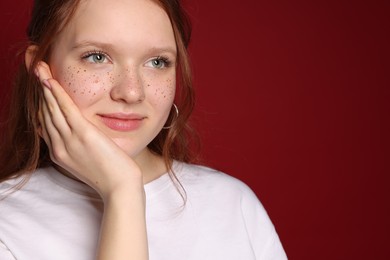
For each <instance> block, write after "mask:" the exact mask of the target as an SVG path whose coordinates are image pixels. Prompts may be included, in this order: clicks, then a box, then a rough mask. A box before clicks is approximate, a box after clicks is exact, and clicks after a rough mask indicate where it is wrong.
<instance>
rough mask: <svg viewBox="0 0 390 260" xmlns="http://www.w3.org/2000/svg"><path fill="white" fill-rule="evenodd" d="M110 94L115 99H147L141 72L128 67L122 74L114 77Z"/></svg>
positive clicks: (131, 100)
mask: <svg viewBox="0 0 390 260" xmlns="http://www.w3.org/2000/svg"><path fill="white" fill-rule="evenodd" d="M110 95H111V98H112V99H113V100H115V101H122V102H126V103H139V102H142V101H143V100H144V99H145V92H144V86H143V81H142V78H141V76H140V73H139V72H138V71H137V70H135V69H133V70H130V69H126V70H125V71H124V72H123V73H122V74H121V75H119V76H117V77H116V78H115V79H113V87H112V88H111V93H110Z"/></svg>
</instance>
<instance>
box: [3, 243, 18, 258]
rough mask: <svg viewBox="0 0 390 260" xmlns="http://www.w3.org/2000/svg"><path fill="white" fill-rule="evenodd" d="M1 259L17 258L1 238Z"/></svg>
mask: <svg viewBox="0 0 390 260" xmlns="http://www.w3.org/2000/svg"><path fill="white" fill-rule="evenodd" d="M0 259H1V260H16V258H15V257H14V256H13V254H12V253H11V251H9V249H8V247H7V246H6V245H4V243H3V242H2V241H1V240H0Z"/></svg>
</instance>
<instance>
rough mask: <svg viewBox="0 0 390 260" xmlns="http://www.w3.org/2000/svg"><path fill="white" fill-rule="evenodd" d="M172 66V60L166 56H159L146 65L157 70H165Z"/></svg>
mask: <svg viewBox="0 0 390 260" xmlns="http://www.w3.org/2000/svg"><path fill="white" fill-rule="evenodd" d="M171 65H172V62H171V60H170V59H169V58H168V57H164V56H158V57H157V58H153V59H151V60H149V61H148V62H147V63H146V66H147V67H152V68H156V69H164V68H167V67H170V66H171Z"/></svg>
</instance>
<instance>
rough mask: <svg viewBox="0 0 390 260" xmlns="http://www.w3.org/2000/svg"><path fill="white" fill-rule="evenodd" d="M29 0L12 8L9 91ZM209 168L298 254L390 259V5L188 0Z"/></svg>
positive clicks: (4, 44)
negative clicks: (244, 193) (241, 192)
mask: <svg viewBox="0 0 390 260" xmlns="http://www.w3.org/2000/svg"><path fill="white" fill-rule="evenodd" d="M30 2H31V1H29V0H19V1H2V2H1V3H0V10H1V11H0V12H1V15H0V22H1V25H2V26H1V29H0V33H1V39H0V47H1V50H2V54H1V63H0V64H1V66H0V68H1V75H0V80H1V82H2V83H1V92H0V95H1V97H2V98H3V99H2V101H1V102H2V103H1V104H3V102H4V101H5V100H6V95H5V94H6V93H8V89H9V87H8V85H9V83H8V80H9V74H10V72H11V71H12V62H11V60H12V58H13V56H12V54H10V53H11V52H10V51H15V50H17V49H18V46H17V45H15V44H13V43H15V42H16V41H18V40H21V39H23V37H22V36H23V33H24V27H25V25H26V21H27V18H26V17H27V14H28V12H29V6H30ZM186 3H187V9H188V12H189V13H190V15H191V18H192V20H193V29H194V31H193V42H192V45H191V55H192V58H193V65H194V76H195V84H196V89H197V95H198V98H197V107H196V112H195V115H194V120H195V121H196V123H197V125H198V128H199V132H200V134H201V137H202V140H203V155H204V156H203V157H204V158H205V161H206V162H207V163H208V164H209V165H211V166H213V167H216V168H218V169H220V170H223V171H226V172H228V173H230V174H231V175H233V176H236V177H238V178H240V179H242V180H243V181H245V182H246V183H247V184H248V185H249V186H250V187H252V189H253V190H254V191H255V192H256V194H257V195H258V196H259V198H260V199H261V201H262V202H263V204H264V206H265V207H266V209H267V210H268V213H269V215H270V217H271V219H272V220H273V222H274V224H275V226H276V228H277V230H278V233H279V235H280V238H281V240H282V242H283V244H284V247H285V250H286V252H287V254H288V256H289V258H290V259H307V260H309V259H390V252H389V250H388V249H387V247H388V245H389V242H390V240H389V239H388V237H387V234H388V233H389V231H390V224H389V220H390V203H389V198H390V187H389V186H390V185H389V184H390V178H389V173H390V167H389V156H390V148H389V147H390V138H389V134H390V123H389V112H390V105H389V99H390V82H389V81H390V80H389V69H390V65H389V60H390V55H389V48H390V47H389V46H390V40H389V33H390V18H389V17H390V2H389V1H386V0H382V1H346V0H339V1H335V0H331V1H309V0H299V1H287V0H285V1H259V0H257V1H256V0H246V1H239V2H238V1H209V0H186Z"/></svg>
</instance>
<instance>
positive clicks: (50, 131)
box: [42, 100, 64, 151]
mask: <svg viewBox="0 0 390 260" xmlns="http://www.w3.org/2000/svg"><path fill="white" fill-rule="evenodd" d="M42 114H43V125H44V130H45V135H47V140H48V143H49V144H50V146H49V149H50V150H51V151H52V149H53V147H55V148H56V149H62V147H64V145H63V141H62V137H61V135H60V133H59V131H58V130H57V128H56V127H55V126H54V124H53V121H52V116H51V114H50V112H49V108H48V106H47V103H46V101H45V100H43V101H42ZM45 141H46V140H45Z"/></svg>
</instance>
